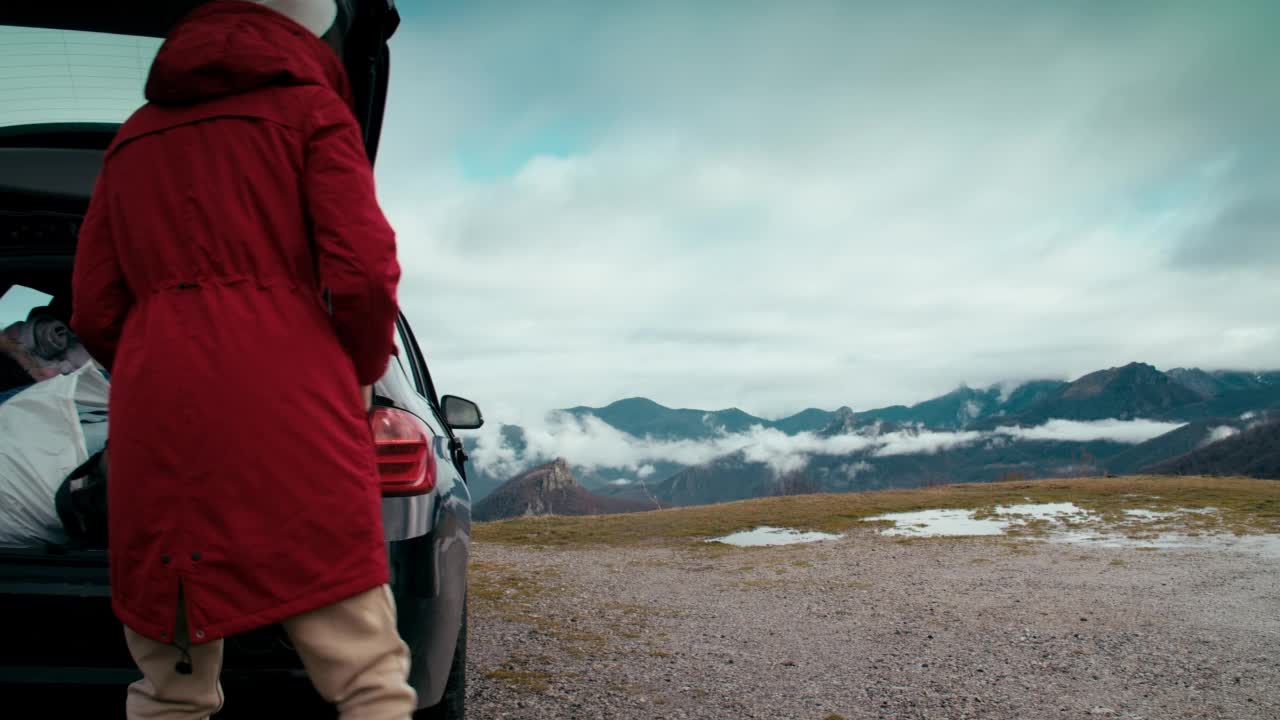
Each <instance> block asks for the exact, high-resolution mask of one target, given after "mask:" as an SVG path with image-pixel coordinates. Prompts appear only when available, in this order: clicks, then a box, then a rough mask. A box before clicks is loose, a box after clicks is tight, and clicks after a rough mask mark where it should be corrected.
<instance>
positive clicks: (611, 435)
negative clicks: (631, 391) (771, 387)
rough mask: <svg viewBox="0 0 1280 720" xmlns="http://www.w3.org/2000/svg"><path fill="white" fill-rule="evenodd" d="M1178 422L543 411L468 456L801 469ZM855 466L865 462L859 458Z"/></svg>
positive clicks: (507, 468) (498, 465) (639, 473)
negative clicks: (849, 423)
mask: <svg viewBox="0 0 1280 720" xmlns="http://www.w3.org/2000/svg"><path fill="white" fill-rule="evenodd" d="M1181 426H1182V423H1170V422H1158V421H1155V420H1141V419H1139V420H1096V421H1079V420H1050V421H1048V422H1046V423H1045V424H1043V425H1038V426H1035V427H1028V428H1023V427H1001V428H997V429H995V430H989V431H975V430H960V431H939V430H926V429H923V428H911V429H905V430H894V431H892V432H882V431H881V429H880V427H879V426H878V425H876V426H870V427H867V428H864V429H863V430H862V431H860V432H858V433H854V434H845V435H834V436H824V435H818V434H815V433H811V432H804V433H798V434H796V435H787V434H786V433H783V432H782V431H780V430H776V429H774V428H766V427H763V426H760V425H756V426H753V427H752V428H750V429H749V430H746V431H744V432H737V433H728V432H725V433H722V434H720V435H718V436H715V437H712V438H707V439H697V440H692V439H690V440H670V439H661V438H654V437H650V436H646V437H635V436H633V435H629V434H627V433H625V432H622V431H621V430H618V429H617V428H615V427H613V426H611V425H609V424H607V423H605V422H604V421H603V420H600V419H599V418H596V417H593V416H590V415H586V416H576V415H572V414H569V413H563V412H555V413H551V414H549V415H548V416H546V417H545V418H543V419H542V420H541V421H539V422H534V423H530V424H527V425H524V443H525V447H524V448H522V449H517V448H515V447H513V446H512V445H511V443H510V442H509V441H508V438H507V437H506V436H505V435H504V434H503V433H502V432H501V426H499V425H496V424H495V425H494V426H492V427H491V428H488V429H487V430H484V431H482V432H481V434H480V435H479V436H478V437H477V443H476V449H475V451H474V452H473V453H472V462H473V463H474V464H475V465H476V466H477V467H478V468H480V469H481V470H483V471H484V472H486V473H488V474H490V475H493V476H495V477H510V476H514V475H515V474H517V473H519V472H521V471H523V470H525V469H527V468H529V467H531V466H534V465H537V464H540V463H544V462H549V461H551V460H554V459H555V458H565V459H566V460H568V461H569V462H570V463H571V464H573V465H574V466H577V467H581V468H586V469H588V470H601V469H613V470H619V471H629V472H631V473H633V474H635V476H636V477H638V478H642V479H643V478H647V477H650V476H651V475H653V474H654V472H655V469H654V464H655V463H675V464H678V465H684V466H693V465H702V464H705V463H708V462H711V461H712V460H715V459H717V458H720V457H724V456H726V455H730V454H733V453H741V455H742V457H743V458H744V459H745V460H746V461H748V462H753V463H764V464H766V465H768V466H769V467H770V468H772V469H773V471H774V472H776V473H778V474H780V475H781V474H785V473H788V472H794V471H797V470H802V469H804V468H805V467H806V466H807V465H808V463H809V459H810V458H811V457H813V456H815V455H835V456H842V455H854V454H858V453H865V454H866V455H869V456H871V457H887V456H893V455H911V454H934V453H937V452H940V451H945V450H951V449H954V448H959V447H965V446H969V445H973V444H976V443H979V442H996V443H1001V442H1009V441H1010V440H1028V441H1066V442H1092V441H1101V440H1105V441H1110V442H1118V443H1127V444H1137V443H1140V442H1144V441H1146V440H1150V439H1151V438H1154V437H1157V436H1159V435H1163V434H1165V433H1167V432H1170V431H1172V430H1175V429H1177V428H1179V427H1181ZM857 469H858V470H866V469H869V467H868V466H866V465H865V463H859V464H858V465H857Z"/></svg>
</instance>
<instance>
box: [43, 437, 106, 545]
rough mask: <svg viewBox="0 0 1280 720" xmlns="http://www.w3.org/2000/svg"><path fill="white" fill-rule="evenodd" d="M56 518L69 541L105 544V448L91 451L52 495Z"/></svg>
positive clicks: (83, 543)
mask: <svg viewBox="0 0 1280 720" xmlns="http://www.w3.org/2000/svg"><path fill="white" fill-rule="evenodd" d="M53 502H54V506H55V507H56V508H57V510H58V519H59V520H61V521H62V527H63V529H65V530H66V531H67V536H68V537H69V538H71V541H72V543H73V544H76V545H80V546H82V547H91V548H105V547H106V546H107V451H106V449H105V448H104V449H103V450H101V451H99V452H96V453H94V454H93V455H92V456H91V457H90V458H89V459H88V460H86V461H84V463H83V464H82V465H80V467H78V468H76V469H75V470H72V471H71V474H70V475H68V476H67V479H66V480H63V481H62V484H61V485H59V486H58V491H57V492H56V493H54V496H53Z"/></svg>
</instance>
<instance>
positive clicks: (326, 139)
mask: <svg viewBox="0 0 1280 720" xmlns="http://www.w3.org/2000/svg"><path fill="white" fill-rule="evenodd" d="M313 119H314V123H313V125H312V128H313V129H312V132H311V134H310V137H309V138H308V141H307V148H306V168H305V171H304V172H305V176H304V190H305V193H306V201H307V211H308V213H309V215H310V218H311V224H312V231H313V233H314V238H315V248H316V256H317V257H316V266H317V271H318V273H319V280H320V289H321V292H322V294H323V299H324V302H325V304H326V306H327V307H328V308H329V314H330V316H331V317H332V322H333V327H334V330H335V331H336V333H337V336H338V341H339V342H340V343H342V346H343V348H344V349H346V351H347V354H348V355H350V356H351V359H352V361H353V362H354V364H355V369H356V379H357V380H358V381H359V382H360V384H361V385H372V384H373V383H374V381H376V380H377V379H378V378H380V377H382V374H383V373H384V372H385V371H386V369H387V363H388V361H389V360H390V359H391V355H392V353H394V352H395V341H394V333H395V322H396V315H397V313H398V308H397V305H396V285H397V283H399V281H400V265H399V263H398V262H397V261H396V243H395V233H394V232H393V231H392V230H391V226H390V225H388V224H387V220H386V218H385V217H383V215H382V210H381V209H380V208H379V207H378V199H377V196H376V195H375V193H374V184H373V168H372V167H371V166H370V165H369V159H368V156H367V155H366V154H365V150H364V144H363V142H362V141H361V138H360V131H359V128H358V126H357V125H356V121H355V117H354V116H353V115H352V114H351V112H350V111H349V110H348V109H347V108H346V106H344V105H342V104H341V103H340V101H338V99H337V98H336V97H334V98H333V101H332V102H327V103H324V104H322V106H321V108H320V109H319V110H317V112H316V115H315V117H314V118H313Z"/></svg>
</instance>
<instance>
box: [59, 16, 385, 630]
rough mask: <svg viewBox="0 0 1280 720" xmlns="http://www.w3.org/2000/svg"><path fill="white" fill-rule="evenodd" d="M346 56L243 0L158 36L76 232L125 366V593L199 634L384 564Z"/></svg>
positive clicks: (121, 386)
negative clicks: (367, 397) (133, 108)
mask: <svg viewBox="0 0 1280 720" xmlns="http://www.w3.org/2000/svg"><path fill="white" fill-rule="evenodd" d="M350 94H351V93H350V88H349V85H348V82H347V79H346V75H345V72H344V70H343V67H342V65H341V63H340V62H339V60H338V58H337V56H336V55H335V54H334V52H333V51H332V50H331V49H330V48H329V47H328V46H327V45H325V44H324V43H323V42H321V41H320V40H319V39H318V38H316V37H315V36H313V35H311V34H310V33H309V32H307V30H306V29H305V28H303V27H302V26H300V25H297V24H295V23H294V22H292V21H290V20H288V19H287V18H285V17H284V16H282V15H279V14H276V13H275V12H274V11H271V10H268V9H265V8H262V7H259V6H257V5H254V4H252V3H248V2H240V1H235V2H230V1H228V2H213V3H210V4H208V5H205V6H202V7H201V8H199V9H197V10H195V11H194V12H193V13H192V14H191V15H190V16H188V17H187V18H186V19H185V20H183V21H182V22H181V23H180V24H179V25H178V26H177V27H176V28H175V29H174V30H173V31H172V32H171V33H170V35H169V37H168V38H167V39H166V40H165V43H164V45H163V46H162V47H161V48H160V52H159V54H158V55H157V56H156V59H155V62H154V63H153V64H152V66H151V73H150V76H149V77H148V79H147V87H146V97H147V100H148V103H147V105H145V106H144V107H142V108H141V109H139V110H138V111H137V112H136V113H135V114H134V115H133V116H132V117H131V118H130V119H129V120H128V121H127V122H126V123H125V124H124V126H123V127H122V128H121V129H120V132H119V134H118V135H117V136H116V138H115V141H114V142H113V143H112V145H111V147H110V148H109V149H108V150H107V153H106V158H105V161H104V164H103V169H102V172H101V174H100V176H99V178H98V183H97V186H96V188H95V190H94V193H93V198H92V201H91V202H90V206H89V212H88V215H87V216H86V217H85V220H84V224H83V228H82V230H81V232H80V238H79V247H78V250H77V253H76V261H75V271H74V279H73V290H72V296H73V303H74V308H73V310H74V317H73V320H72V326H73V329H74V331H75V332H76V333H77V334H78V335H79V336H80V338H81V340H82V341H83V342H84V344H85V346H86V347H87V348H88V349H89V351H90V352H91V353H92V354H93V355H94V357H95V358H96V359H97V360H98V361H99V362H101V363H103V364H104V365H105V366H106V367H107V368H108V370H110V372H111V404H110V423H111V428H110V441H109V442H110V445H109V447H110V453H109V455H110V468H109V472H110V481H109V484H108V488H109V490H108V494H109V497H108V508H109V516H110V517H109V535H110V538H109V548H110V561H111V591H112V602H113V605H114V607H115V611H116V614H117V615H118V616H119V617H120V619H121V620H122V621H123V622H124V623H125V624H126V625H127V626H129V627H130V628H132V629H133V630H134V631H136V632H138V633H140V634H142V635H146V636H148V637H151V638H153V639H156V640H161V641H172V640H173V632H174V624H175V620H176V612H177V607H178V602H179V597H180V595H179V592H180V589H181V597H182V598H184V602H185V607H186V611H187V614H188V618H189V628H190V640H191V642H193V643H195V644H199V643H203V642H207V641H210V640H214V639H216V638H220V637H223V636H226V635H230V634H234V633H238V632H241V631H245V630H250V629H253V628H256V627H260V626H263V625H267V624H270V623H273V622H277V621H279V620H281V619H284V618H286V617H290V616H293V615H297V614H298V613H302V612H306V611H308V610H313V609H315V608H318V607H322V606H325V605H328V604H331V603H333V602H336V601H338V600H341V599H343V598H346V597H349V596H351V595H354V594H356V593H359V592H362V591H365V590H368V589H370V588H373V587H376V586H377V585H380V584H382V583H385V582H387V580H388V569H387V557H386V549H385V545H384V542H383V533H382V519H381V506H380V502H381V500H380V490H379V487H378V478H377V470H376V466H375V456H374V447H373V440H372V437H371V433H370V430H369V424H368V419H367V416H366V413H365V410H364V405H363V401H362V399H361V396H360V391H359V386H360V385H362V384H371V383H373V382H374V380H376V379H377V378H378V377H380V376H381V374H382V373H383V371H384V370H385V368H386V366H387V362H388V359H389V358H390V356H391V354H392V353H393V352H394V344H393V333H394V326H395V317H396V312H397V310H396V299H395V288H396V284H397V282H398V280H399V276H400V269H399V265H398V264H397V262H396V257H395V237H394V235H393V233H392V231H391V228H390V227H389V226H388V225H387V222H386V220H385V218H384V217H383V215H382V212H381V211H380V210H379V208H378V204H377V200H376V198H375V196H374V186H373V176H372V171H371V168H370V165H369V161H368V158H367V156H366V154H365V151H364V147H363V144H362V141H361V135H360V131H359V128H358V126H357V123H356V121H355V118H354V116H353V115H352V112H351V109H350V102H351V101H350Z"/></svg>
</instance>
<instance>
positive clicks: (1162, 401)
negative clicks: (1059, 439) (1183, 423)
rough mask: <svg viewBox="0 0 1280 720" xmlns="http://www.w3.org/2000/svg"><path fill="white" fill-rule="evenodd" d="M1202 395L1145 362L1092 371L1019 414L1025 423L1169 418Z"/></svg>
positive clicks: (1201, 398)
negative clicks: (1058, 420) (1053, 420)
mask: <svg viewBox="0 0 1280 720" xmlns="http://www.w3.org/2000/svg"><path fill="white" fill-rule="evenodd" d="M1201 400H1203V397H1202V396H1201V395H1199V394H1197V393H1196V392H1194V391H1193V390H1191V389H1190V388H1188V387H1186V386H1185V385H1182V384H1181V383H1177V382H1174V381H1173V380H1172V379H1171V378H1170V377H1169V376H1168V375H1165V374H1164V373H1162V372H1160V371H1159V370H1157V369H1155V368H1154V367H1152V366H1150V365H1147V364H1146V363H1136V362H1135V363H1129V364H1128V365H1125V366H1123V367H1113V368H1108V369H1107V370H1099V371H1097V372H1092V373H1089V374H1088V375H1085V376H1084V377H1082V378H1080V379H1078V380H1076V381H1074V382H1071V383H1068V384H1066V385H1063V386H1062V387H1060V388H1058V389H1057V390H1056V391H1054V392H1052V393H1049V394H1048V395H1046V396H1044V397H1043V398H1041V399H1040V400H1038V401H1037V402H1034V403H1032V404H1031V405H1029V406H1028V407H1027V408H1026V409H1024V410H1023V411H1022V412H1021V413H1019V415H1018V420H1019V421H1020V422H1021V423H1022V424H1027V425H1035V424H1040V423H1043V422H1046V421H1048V420H1051V419H1063V420H1107V419H1116V420H1133V419H1136V418H1167V417H1172V416H1174V415H1176V410H1177V409H1178V408H1181V407H1183V406H1186V405H1190V404H1193V403H1196V402H1200V401H1201Z"/></svg>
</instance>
